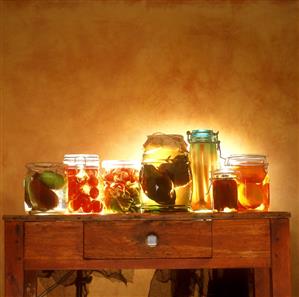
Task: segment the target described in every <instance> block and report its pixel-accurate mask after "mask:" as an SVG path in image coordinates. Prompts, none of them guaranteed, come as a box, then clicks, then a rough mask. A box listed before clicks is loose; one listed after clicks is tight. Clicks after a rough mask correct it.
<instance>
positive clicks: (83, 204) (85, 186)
mask: <svg viewBox="0 0 299 297" xmlns="http://www.w3.org/2000/svg"><path fill="white" fill-rule="evenodd" d="M64 164H65V165H66V174H67V180H68V203H67V206H68V210H69V212H71V213H100V212H101V211H102V209H103V202H102V183H101V179H100V172H99V169H100V158H99V156H98V155H91V154H68V155H65V156H64Z"/></svg>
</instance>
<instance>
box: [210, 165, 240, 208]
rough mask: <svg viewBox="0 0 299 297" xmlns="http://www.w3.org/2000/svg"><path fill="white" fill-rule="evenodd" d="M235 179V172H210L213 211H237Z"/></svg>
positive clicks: (220, 170)
mask: <svg viewBox="0 0 299 297" xmlns="http://www.w3.org/2000/svg"><path fill="white" fill-rule="evenodd" d="M236 179H237V175H236V172H235V171H234V170H231V169H228V168H221V169H217V170H215V171H213V172H212V188H213V210H214V211H220V212H231V211H237V208H238V188H237V181H236Z"/></svg>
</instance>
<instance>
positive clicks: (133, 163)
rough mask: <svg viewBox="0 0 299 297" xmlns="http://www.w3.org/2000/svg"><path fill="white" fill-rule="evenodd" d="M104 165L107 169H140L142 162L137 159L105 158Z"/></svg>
mask: <svg viewBox="0 0 299 297" xmlns="http://www.w3.org/2000/svg"><path fill="white" fill-rule="evenodd" d="M102 167H103V168H107V169H111V168H124V167H130V168H135V169H139V168H140V167H141V162H140V161H137V160H103V161H102Z"/></svg>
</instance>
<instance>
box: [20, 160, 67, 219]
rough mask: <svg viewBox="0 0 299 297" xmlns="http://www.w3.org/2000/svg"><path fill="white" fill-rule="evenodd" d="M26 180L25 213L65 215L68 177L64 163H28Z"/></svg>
mask: <svg viewBox="0 0 299 297" xmlns="http://www.w3.org/2000/svg"><path fill="white" fill-rule="evenodd" d="M26 168H27V173H26V176H25V180H24V187H25V211H27V212H29V213H30V214H42V213H47V214H51V213H52V214H56V213H64V212H65V209H66V177H65V173H64V166H63V164H62V163H50V162H47V163H46V162H40V163H28V164H26Z"/></svg>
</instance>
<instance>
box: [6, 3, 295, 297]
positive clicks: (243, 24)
mask: <svg viewBox="0 0 299 297" xmlns="http://www.w3.org/2000/svg"><path fill="white" fill-rule="evenodd" d="M0 5H1V6H0V7H1V15H0V22H1V39H0V40H1V41H0V43H1V56H0V57H1V81H0V84H1V85H0V87H1V97H0V98H1V126H0V129H1V164H0V178H1V179H0V181H1V185H0V191H1V192H0V193H1V196H0V203H1V204H0V207H1V208H0V211H1V215H2V214H12V213H13V214H15V213H18V214H20V213H23V189H22V178H23V175H24V172H25V170H24V164H25V163H27V162H30V161H60V160H62V158H63V155H64V154H65V153H83V152H84V153H99V154H100V156H101V157H102V158H103V159H110V158H116V159H123V158H124V159H125V158H140V157H141V152H142V144H143V142H144V141H145V138H146V135H147V134H149V133H153V132H156V131H161V132H171V133H181V134H185V132H186V131H187V130H189V129H196V128H212V129H214V130H219V131H220V134H219V135H220V139H221V141H222V148H223V152H224V154H225V155H227V154H228V153H262V154H266V155H267V156H268V158H269V161H270V176H271V209H272V210H286V211H291V212H292V249H293V271H294V275H293V277H294V278H293V283H294V295H293V296H299V274H298V267H299V262H298V259H299V253H298V250H299V231H298V223H299V203H298V201H299V195H298V194H299V191H298V167H299V157H298V156H299V155H298V153H299V149H298V137H299V136H298V135H299V133H298V131H299V108H298V91H299V90H298V76H299V70H298V69H299V68H298V65H299V37H298V36H299V32H298V23H299V21H298V18H299V2H298V1H292V0H289V1H288V0H286V1H266V0H265V1H259V0H253V1H205V0H198V1H162V0H159V1H154V0H153V1H133V0H132V1H3V0H2V1H1V4H0ZM2 241H3V224H2V222H1V240H0V242H2ZM1 262H2V263H1V264H2V265H1V267H2V269H1V291H0V296H3V294H4V293H3V286H2V284H3V246H2V245H1ZM91 296H92V295H91ZM114 296H115V295H114Z"/></svg>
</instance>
